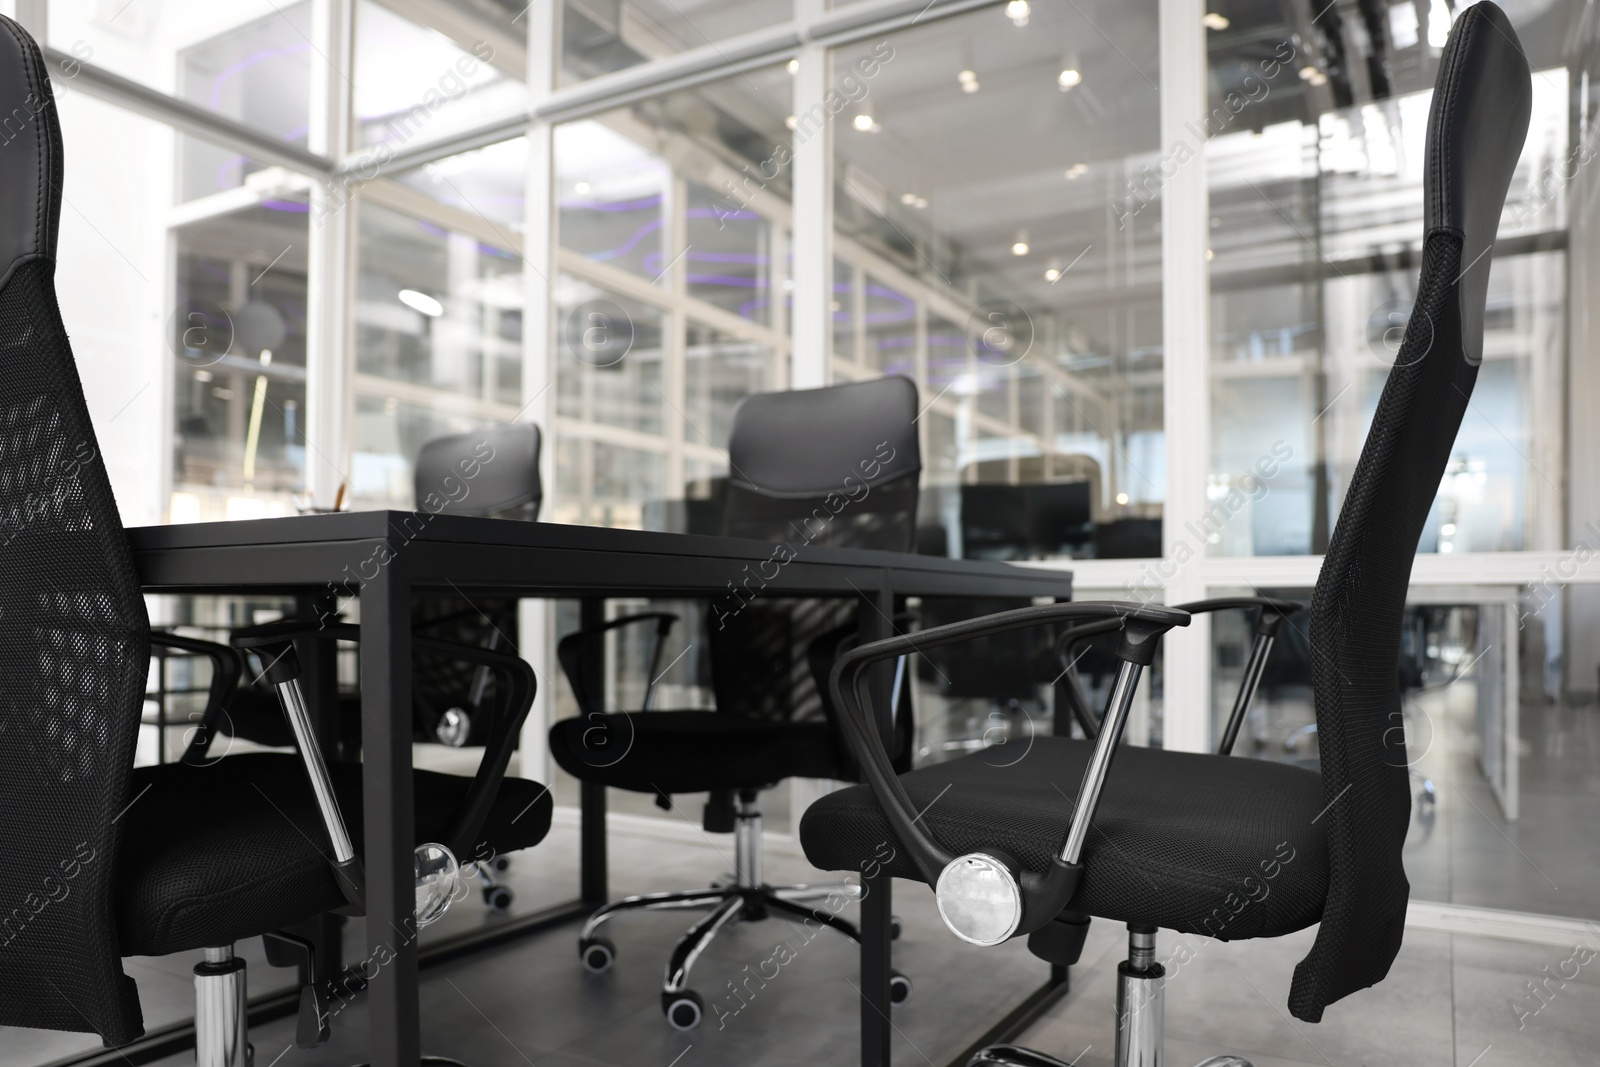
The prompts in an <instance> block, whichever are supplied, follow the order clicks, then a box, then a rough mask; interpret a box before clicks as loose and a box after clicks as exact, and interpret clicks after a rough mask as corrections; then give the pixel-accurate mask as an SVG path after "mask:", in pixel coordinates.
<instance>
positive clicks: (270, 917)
mask: <svg viewBox="0 0 1600 1067" xmlns="http://www.w3.org/2000/svg"><path fill="white" fill-rule="evenodd" d="M0 109H3V110H4V111H5V112H6V113H8V114H10V113H16V114H26V115H28V116H29V121H28V122H26V123H24V124H23V125H22V127H21V129H20V131H19V133H18V135H17V136H16V137H15V138H13V139H12V140H11V141H10V142H9V143H8V144H7V145H6V148H5V153H4V155H3V157H0V193H3V195H0V212H3V216H0V259H3V260H4V262H5V264H6V270H5V273H4V275H3V281H0V360H4V362H5V369H6V373H5V374H4V375H0V521H3V522H4V523H5V525H6V531H5V536H4V537H3V538H0V575H3V577H4V580H3V581H0V850H3V852H4V854H5V862H4V863H0V899H4V900H7V901H12V902H26V903H25V905H24V907H25V909H26V910H25V911H24V910H23V909H19V910H17V911H14V912H12V913H11V914H10V918H9V919H8V922H7V925H6V927H5V930H4V936H5V939H6V940H5V947H4V966H0V1024H3V1025H8V1026H27V1027H37V1028H42V1029H49V1030H65V1031H75V1032H94V1033H98V1034H99V1035H100V1036H101V1038H102V1039H103V1040H104V1041H105V1042H106V1044H108V1045H111V1046H117V1045H123V1044H126V1043H127V1042H129V1041H132V1040H133V1039H135V1038H137V1037H138V1036H139V1035H140V1034H141V1033H142V1031H143V1021H142V1016H141V1011H140V1004H139V994H138V989H137V987H136V986H135V984H134V982H133V980H132V979H131V978H129V977H128V976H127V975H126V974H125V973H124V972H123V969H122V957H123V956H132V955H166V954H169V953H173V952H183V951H190V950H195V949H203V950H204V952H205V959H204V962H202V963H200V964H199V965H198V966H196V968H195V1030H196V1052H197V1061H198V1063H199V1065H200V1067H244V1065H245V1064H246V1063H247V1062H248V1060H249V1055H250V1053H249V1045H248V1041H247V1034H246V1032H245V1014H244V1008H245V1003H246V1000H245V974H244V961H243V960H241V959H238V958H237V957H235V956H234V954H233V948H232V946H233V943H234V942H236V941H238V940H240V939H242V938H248V937H257V936H263V935H266V936H267V937H268V938H269V944H276V945H277V946H278V947H279V950H280V951H284V952H289V953H291V955H292V954H293V953H294V952H295V951H296V950H298V951H299V952H300V953H301V959H302V961H303V964H304V965H305V966H306V968H307V969H308V970H312V971H314V970H315V966H314V961H313V960H312V959H311V952H312V948H311V946H310V945H309V944H308V943H306V942H303V941H300V940H299V939H296V938H292V937H284V936H282V935H279V934H278V931H282V930H284V929H285V928H286V927H289V926H293V925H295V924H297V923H300V922H304V921H307V920H309V919H311V918H314V917H316V916H318V915H320V914H323V913H326V912H329V911H332V910H335V909H344V910H346V911H350V912H357V913H358V912H359V911H360V910H361V909H362V901H363V899H364V890H363V880H362V878H361V876H360V869H361V866H360V857H361V851H360V849H361V839H360V833H361V813H360V807H361V804H360V801H361V771H360V768H359V766H353V765H340V764H333V765H329V764H326V763H325V762H324V761H323V758H322V754H321V753H320V751H319V750H318V748H317V746H316V745H315V744H314V743H312V744H304V743H303V744H301V745H300V746H299V749H300V750H299V752H298V754H297V755H280V754H258V755H250V756H237V757H228V758H225V759H223V760H219V761H217V765H215V766H209V767H208V766H192V765H187V764H182V763H179V764H167V765H164V766H159V767H141V768H137V769H136V768H135V767H134V766H133V757H134V746H135V742H136V738H137V735H138V731H139V726H140V710H141V707H142V704H143V701H144V691H145V680H146V671H147V670H148V667H149V660H150V646H151V644H152V642H156V641H163V642H166V643H169V644H170V643H174V642H173V640H172V639H171V638H170V637H157V636H156V635H152V634H151V633H150V628H149V622H148V619H147V617H146V614H145V603H144V597H143V594H142V592H141V590H140V586H139V581H138V577H137V575H136V574H135V572H134V567H133V559H132V555H131V553H130V551H129V547H128V543H127V540H126V538H125V537H124V535H123V530H122V523H121V519H120V517H119V515H118V512H117V505H116V501H115V499H114V498H113V496H112V492H111V485H110V482H109V480H108V478H107V476H106V470H105V464H104V462H103V460H102V459H101V456H100V452H99V448H98V445H97V443H96V439H95V433H94V426H93V424H92V422H91V420H90V418H89V411H88V407H87V405H86V404H85V403H84V397H83V388H82V385H81V382H80V380H79V377H78V371H77V367H76V365H75V363H74V361H73V356H72V349H71V347H70V346H69V344H68V341H67V336H66V332H65V330H64V328H63V326H62V322H61V316H60V311H59V309H58V308H57V305H56V297H55V285H54V272H55V248H56V234H57V225H58V221H59V218H60V210H61V184H62V146H61V130H60V125H59V123H58V121H57V117H56V109H55V102H54V99H53V97H52V96H51V93H50V83H49V78H48V74H47V71H46V68H45V63H44V59H43V57H42V56H41V54H40V51H39V48H38V46H37V44H35V43H34V41H33V39H32V38H31V37H29V36H28V34H27V32H26V31H25V30H23V29H22V28H21V27H20V26H19V25H18V24H17V23H15V22H13V21H12V20H10V19H7V18H0ZM332 629H333V630H334V632H333V634H332V636H336V637H339V638H341V639H344V640H355V639H358V637H359V634H358V632H357V630H356V628H355V627H350V626H345V627H336V628H332ZM301 636H310V635H309V634H304V633H302V632H300V631H298V630H295V629H293V628H283V627H279V628H278V629H276V630H269V631H266V632H258V633H255V634H245V635H241V637H240V640H241V642H242V643H251V642H254V643H256V644H258V645H260V644H264V645H267V646H274V645H276V646H277V647H275V648H274V649H273V655H272V658H274V659H276V661H277V662H276V663H275V666H274V669H273V670H274V674H273V678H272V681H273V682H274V683H275V684H277V685H278V686H279V688H280V691H281V693H282V696H283V698H284V699H285V701H286V710H287V711H288V712H289V713H290V717H291V719H292V720H293V721H294V722H295V723H296V726H297V730H298V732H300V734H301V736H302V738H304V737H306V736H308V731H309V727H308V726H307V723H306V712H305V708H304V704H303V701H302V700H301V698H300V696H299V693H298V685H297V683H296V682H295V680H294V678H293V674H294V672H295V669H296V668H295V664H294V658H293V653H292V651H291V650H290V648H289V646H288V644H287V643H286V642H287V641H288V640H290V639H293V638H298V637H301ZM417 643H418V644H419V645H424V644H426V645H427V647H429V648H430V650H431V651H432V652H434V653H435V654H441V655H442V654H449V655H461V656H464V657H466V658H468V659H470V660H471V661H472V662H475V663H480V664H483V665H486V666H489V667H491V668H492V669H494V670H495V671H496V672H497V686H498V687H499V688H500V689H501V691H502V693H503V696H502V698H501V702H500V711H501V712H502V714H501V717H500V718H499V719H498V720H497V722H496V724H495V728H494V731H493V738H492V740H491V743H490V748H489V754H488V755H487V756H486V758H485V759H484V761H483V764H482V766H481V767H480V768H479V770H478V774H477V776H476V777H475V778H472V779H467V778H462V777H456V776H452V775H440V774H428V773H424V772H418V774H417V776H416V795H417V816H416V821H417V829H418V833H419V840H420V841H423V842H430V841H432V842H441V843H443V844H444V845H446V846H448V847H449V848H450V849H452V850H455V851H457V852H458V853H460V854H462V855H468V856H470V855H474V854H476V853H475V850H476V848H477V847H478V846H479V845H481V844H488V845H489V846H491V847H493V848H495V849H499V850H511V849H516V848H525V847H528V846H531V845H533V844H535V843H537V842H538V841H539V840H540V839H541V838H543V836H544V834H545V832H546V830H547V829H548V827H549V823H550V799H549V793H548V791H547V790H546V789H545V788H544V787H543V786H541V785H538V784H537V783H534V782H525V781H519V780H517V779H506V778H504V772H505V766H506V760H507V759H509V756H510V748H511V745H512V744H513V743H514V742H515V739H516V736H517V730H518V729H519V728H520V725H521V722H522V719H523V718H524V717H525V716H526V714H527V711H528V708H529V706H530V705H531V703H532V700H533V687H534V677H533V673H532V671H531V669H530V668H528V666H527V665H526V664H524V663H522V662H521V661H520V660H517V659H515V658H514V657H511V656H507V655H504V654H501V653H496V652H490V651H487V650H483V649H453V648H447V647H445V646H443V645H442V643H429V642H427V639H423V638H419V639H418V641H417ZM183 645H184V647H186V648H187V649H188V650H190V651H200V652H202V653H204V654H212V655H214V656H215V657H216V662H218V663H226V662H227V661H228V660H229V659H230V658H231V653H230V652H229V651H228V650H224V649H221V648H219V647H216V646H211V647H209V648H204V647H201V645H202V643H200V642H194V641H189V640H187V639H184V641H183ZM278 653H282V655H281V656H280V655H278ZM235 662H236V661H235ZM221 669H222V670H223V671H226V670H227V668H226V667H223V668H221ZM226 683H227V679H226V678H224V679H223V680H222V683H221V685H222V687H223V688H225V686H226ZM216 690H217V685H216V684H214V693H213V696H217V695H218V692H217V691H216ZM308 776H309V777H310V781H309V782H308V781H307V778H308ZM422 860H426V861H427V863H428V864H431V865H432V866H429V867H427V869H425V870H424V869H421V861H422ZM419 874H426V875H427V876H428V877H427V878H426V879H425V880H419V897H420V896H423V895H425V893H426V894H427V896H428V899H427V903H428V904H429V905H430V906H431V907H433V908H437V907H438V906H439V905H440V904H442V903H447V900H448V898H447V897H440V896H438V895H436V893H437V892H442V891H444V890H446V889H448V888H449V886H448V882H449V879H448V877H436V876H441V875H442V876H447V875H448V874H449V869H448V865H447V864H446V863H444V855H443V852H442V850H438V849H434V850H431V851H429V852H427V853H426V854H425V855H423V856H422V857H420V858H419ZM19 915H25V919H24V920H23V921H22V922H20V923H18V922H17V921H16V920H17V917H18V916H19ZM301 1004H302V1010H301V1017H300V1028H299V1034H298V1037H299V1039H300V1041H301V1043H302V1044H306V1045H310V1044H315V1043H317V1042H319V1041H320V1040H322V1039H323V1038H325V1037H326V1035H327V1010H326V1008H325V1004H324V999H323V994H322V991H321V990H320V989H317V988H315V987H307V989H305V990H304V991H303V993H302V1002H301Z"/></svg>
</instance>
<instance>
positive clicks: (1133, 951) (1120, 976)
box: [967, 923, 1252, 1067]
mask: <svg viewBox="0 0 1600 1067" xmlns="http://www.w3.org/2000/svg"><path fill="white" fill-rule="evenodd" d="M1155 955H1156V932H1155V929H1154V928H1153V927H1148V926H1138V925H1135V924H1133V923H1129V924H1128V958H1127V959H1126V960H1124V961H1123V962H1122V963H1120V964H1118V965H1117V1044H1116V1055H1115V1058H1114V1060H1113V1061H1112V1062H1113V1063H1114V1064H1115V1065H1116V1067H1162V1063H1163V1053H1162V1045H1163V1043H1164V1040H1165V1033H1164V1029H1165V1027H1164V1007H1165V1003H1164V1002H1165V997H1166V980H1167V978H1166V971H1164V970H1163V969H1162V967H1161V964H1159V963H1157V962H1156V959H1155ZM967 1067H1072V1064H1070V1063H1068V1062H1067V1061H1066V1060H1059V1059H1056V1058H1055V1057H1054V1056H1050V1055H1047V1054H1046V1053H1043V1052H1036V1051H1034V1050H1033V1049H1029V1048H1023V1047H1021V1046H1020V1045H991V1046H989V1047H988V1048H985V1049H980V1050H979V1051H978V1052H976V1053H974V1054H973V1056H972V1058H971V1059H969V1060H967ZM1195 1067H1252V1065H1251V1063H1250V1061H1249V1060H1247V1059H1245V1058H1244V1057H1243V1056H1236V1055H1232V1054H1228V1055H1222V1056H1211V1057H1209V1058H1207V1059H1205V1060H1202V1061H1201V1062H1200V1063H1198V1064H1195Z"/></svg>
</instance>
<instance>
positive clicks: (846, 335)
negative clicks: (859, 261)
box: [831, 259, 859, 362]
mask: <svg viewBox="0 0 1600 1067" xmlns="http://www.w3.org/2000/svg"><path fill="white" fill-rule="evenodd" d="M831 306H832V309H833V358H835V359H846V360H850V361H852V362H853V361H855V360H856V359H858V358H859V357H858V356H857V354H856V322H857V320H858V318H859V316H858V315H857V314H856V269H855V268H854V267H852V266H851V265H850V264H849V263H847V262H845V261H844V260H842V259H836V260H834V261H833V303H832V305H831Z"/></svg>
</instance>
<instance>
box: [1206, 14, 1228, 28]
mask: <svg viewBox="0 0 1600 1067" xmlns="http://www.w3.org/2000/svg"><path fill="white" fill-rule="evenodd" d="M1200 25H1202V26H1204V27H1205V28H1206V29H1208V30H1225V29H1227V28H1228V16H1226V15H1219V14H1217V13H1216V12H1215V11H1208V12H1206V13H1205V15H1203V16H1202V17H1201V19H1200Z"/></svg>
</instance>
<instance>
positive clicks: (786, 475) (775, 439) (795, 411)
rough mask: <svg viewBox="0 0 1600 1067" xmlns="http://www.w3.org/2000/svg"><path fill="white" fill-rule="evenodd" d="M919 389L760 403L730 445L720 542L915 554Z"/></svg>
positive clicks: (884, 384) (736, 423)
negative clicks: (747, 540) (726, 539)
mask: <svg viewBox="0 0 1600 1067" xmlns="http://www.w3.org/2000/svg"><path fill="white" fill-rule="evenodd" d="M916 418H917V387H916V385H914V384H913V383H912V382H911V381H910V380H908V379H906V378H899V377H894V378H879V379H877V380H875V381H870V382H856V383H852V384H850V385H834V386H829V387H828V388H825V389H804V390H796V391H791V392H783V393H757V394H756V395H754V396H748V397H746V398H745V399H744V400H743V401H742V402H740V404H739V407H738V408H737V409H736V410H735V411H734V413H733V430H732V432H731V433H730V434H729V437H728V500H727V506H726V509H725V510H724V512H723V520H722V532H723V533H724V534H726V535H728V536H729V537H752V538H755V539H757V540H761V541H777V542H783V543H786V544H789V545H791V546H793V547H794V548H795V550H797V551H803V550H804V548H805V546H807V545H829V546H833V547H841V548H881V549H890V550H893V551H897V552H909V551H911V549H912V547H913V546H914V545H915V542H916V526H917V478H918V476H919V475H920V474H921V472H922V457H921V453H920V452H919V451H918V448H917V426H916Z"/></svg>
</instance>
